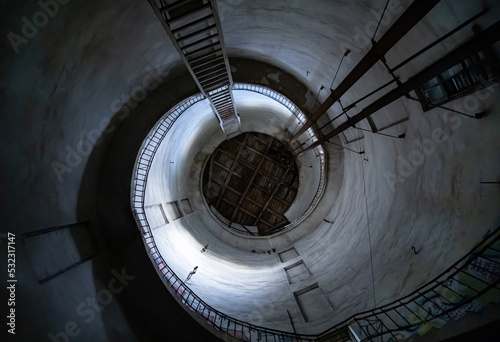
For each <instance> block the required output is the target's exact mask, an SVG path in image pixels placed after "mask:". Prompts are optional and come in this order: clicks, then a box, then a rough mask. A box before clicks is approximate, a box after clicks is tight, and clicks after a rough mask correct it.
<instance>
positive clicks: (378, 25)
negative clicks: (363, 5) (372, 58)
mask: <svg viewBox="0 0 500 342" xmlns="http://www.w3.org/2000/svg"><path fill="white" fill-rule="evenodd" d="M389 1H390V0H387V2H386V3H385V7H384V10H383V11H382V15H381V16H380V19H379V21H378V24H377V28H376V29H375V32H373V37H372V42H375V36H376V35H377V31H378V28H379V27H380V23H381V22H382V18H384V14H385V11H386V10H387V6H388V5H389Z"/></svg>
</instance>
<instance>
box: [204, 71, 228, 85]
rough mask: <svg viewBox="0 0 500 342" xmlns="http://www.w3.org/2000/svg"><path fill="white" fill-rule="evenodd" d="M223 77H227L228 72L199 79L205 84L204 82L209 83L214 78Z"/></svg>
mask: <svg viewBox="0 0 500 342" xmlns="http://www.w3.org/2000/svg"><path fill="white" fill-rule="evenodd" d="M221 77H226V74H225V73H224V74H218V75H214V76H212V77H209V78H205V79H203V80H201V79H198V81H200V83H201V84H204V83H205V84H207V82H209V81H212V80H216V79H218V78H221Z"/></svg>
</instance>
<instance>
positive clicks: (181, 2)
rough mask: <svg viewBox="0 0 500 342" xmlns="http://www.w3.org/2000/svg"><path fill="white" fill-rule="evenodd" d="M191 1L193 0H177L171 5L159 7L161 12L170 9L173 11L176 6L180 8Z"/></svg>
mask: <svg viewBox="0 0 500 342" xmlns="http://www.w3.org/2000/svg"><path fill="white" fill-rule="evenodd" d="M191 1H193V0H179V1H176V2H174V3H172V4H170V5H167V6H165V7H162V8H158V9H159V10H160V12H162V13H163V12H168V11H172V10H174V9H176V8H179V7H182V6H184V5H186V4H188V3H190V2H191Z"/></svg>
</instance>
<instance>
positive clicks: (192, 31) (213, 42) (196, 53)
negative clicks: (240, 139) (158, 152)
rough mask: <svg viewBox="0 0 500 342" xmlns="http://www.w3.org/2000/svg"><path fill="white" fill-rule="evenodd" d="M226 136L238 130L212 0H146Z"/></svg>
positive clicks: (215, 11)
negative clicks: (207, 101) (208, 102)
mask: <svg viewBox="0 0 500 342" xmlns="http://www.w3.org/2000/svg"><path fill="white" fill-rule="evenodd" d="M148 1H149V3H150V4H151V7H152V8H153V10H154V12H155V14H156V16H157V17H158V19H160V22H161V24H162V26H163V28H164V29H165V31H167V34H168V36H169V37H170V39H171V40H172V43H173V44H174V46H175V48H176V49H177V51H178V52H179V54H180V56H181V58H182V60H183V61H184V64H186V66H187V67H188V69H189V72H190V73H191V75H192V76H193V79H194V81H195V82H196V84H197V85H198V88H199V89H200V91H201V93H202V94H203V95H204V96H205V97H206V98H207V99H208V100H209V101H210V105H211V107H212V109H213V110H214V112H215V114H216V115H217V118H218V119H219V123H220V126H221V128H222V130H223V131H224V133H225V134H226V135H228V137H232V136H235V135H238V134H239V133H241V125H240V118H239V115H238V114H237V112H236V108H235V105H234V99H233V93H232V88H233V79H232V77H231V71H230V68H229V62H228V59H227V54H226V50H225V46H224V39H223V37H222V29H221V24H220V19H219V13H218V10H217V5H216V3H215V0H148Z"/></svg>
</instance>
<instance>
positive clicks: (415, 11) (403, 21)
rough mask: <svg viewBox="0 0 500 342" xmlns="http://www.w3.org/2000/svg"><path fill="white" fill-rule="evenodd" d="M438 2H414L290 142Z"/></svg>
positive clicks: (292, 142) (434, 0) (436, 0)
mask: <svg viewBox="0 0 500 342" xmlns="http://www.w3.org/2000/svg"><path fill="white" fill-rule="evenodd" d="M439 1H440V0H415V1H414V2H413V3H412V4H411V5H410V6H409V7H408V8H407V9H406V11H404V12H403V14H401V16H400V17H399V18H398V19H397V20H396V22H395V23H394V24H393V25H392V26H391V27H390V28H389V30H387V32H386V33H385V34H384V35H383V36H382V37H381V38H380V40H379V41H378V42H376V43H374V44H373V46H372V48H371V49H370V51H368V53H367V54H366V55H365V56H364V57H363V59H361V61H360V62H359V63H358V64H357V65H356V66H355V67H354V69H352V71H351V72H350V73H349V74H348V75H347V76H346V78H344V80H343V81H342V82H341V83H340V84H339V85H338V87H337V88H335V90H334V91H332V93H331V94H330V96H329V97H328V98H327V99H326V100H325V102H323V103H322V104H321V106H319V108H318V109H317V110H316V111H315V112H314V114H313V115H312V116H311V118H310V119H309V120H308V121H307V122H306V123H305V124H304V126H302V127H301V129H300V130H299V131H298V132H297V134H295V135H294V136H293V137H292V139H291V140H290V145H292V144H294V143H295V142H296V141H297V140H298V139H299V137H300V136H301V135H302V134H304V132H306V131H307V130H308V129H309V128H310V127H311V126H312V125H313V124H314V123H315V122H316V121H317V120H318V119H319V118H320V117H321V116H322V115H323V114H324V113H325V112H326V111H327V110H328V108H330V107H331V106H332V105H333V104H334V103H335V102H336V101H337V100H338V99H339V98H340V97H341V96H342V95H344V94H345V92H346V91H347V90H349V89H350V88H351V87H352V86H353V85H354V84H355V83H356V82H357V81H358V80H359V79H360V78H361V77H362V76H363V75H364V74H366V72H367V71H368V70H370V68H371V67H372V66H373V65H375V63H377V62H378V60H379V59H380V58H381V57H383V56H384V55H385V54H386V53H387V52H388V51H389V50H390V49H391V48H392V47H393V46H394V45H396V43H397V42H398V41H399V40H400V39H401V38H403V36H404V35H405V34H406V33H407V32H408V31H410V30H411V29H412V28H413V27H414V26H415V25H416V24H417V23H418V22H419V21H420V20H422V18H423V17H424V16H425V15H426V14H427V13H428V12H429V11H430V10H431V9H432V8H433V7H434V6H436V5H437V4H438V3H439Z"/></svg>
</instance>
